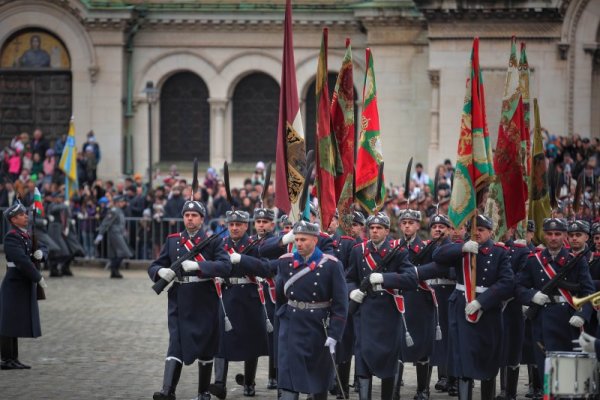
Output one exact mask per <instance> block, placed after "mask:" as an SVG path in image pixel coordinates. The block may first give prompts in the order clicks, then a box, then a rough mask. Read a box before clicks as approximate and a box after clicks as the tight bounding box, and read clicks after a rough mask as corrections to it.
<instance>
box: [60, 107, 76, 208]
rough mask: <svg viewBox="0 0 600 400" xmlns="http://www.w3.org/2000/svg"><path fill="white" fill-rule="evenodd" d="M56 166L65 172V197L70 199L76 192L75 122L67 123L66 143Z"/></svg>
mask: <svg viewBox="0 0 600 400" xmlns="http://www.w3.org/2000/svg"><path fill="white" fill-rule="evenodd" d="M58 167H59V168H60V169H61V171H63V172H64V173H65V199H67V201H68V200H70V199H71V197H72V196H73V195H74V194H75V193H77V148H76V147H75V123H74V122H73V117H71V122H70V123H69V134H68V136H67V143H65V148H64V150H63V153H62V157H61V158H60V163H59V164H58Z"/></svg>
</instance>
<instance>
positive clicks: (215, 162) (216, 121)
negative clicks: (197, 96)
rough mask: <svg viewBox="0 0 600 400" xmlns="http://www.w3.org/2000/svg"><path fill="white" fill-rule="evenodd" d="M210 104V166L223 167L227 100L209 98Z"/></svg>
mask: <svg viewBox="0 0 600 400" xmlns="http://www.w3.org/2000/svg"><path fill="white" fill-rule="evenodd" d="M208 103H209V104H210V165H211V166H213V167H215V168H216V167H217V166H220V165H223V163H224V162H225V160H226V159H227V157H226V156H227V155H226V154H225V150H226V149H225V142H226V138H225V111H226V110H227V105H228V103H229V100H228V99H219V98H209V99H208Z"/></svg>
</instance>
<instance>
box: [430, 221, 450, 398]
mask: <svg viewBox="0 0 600 400" xmlns="http://www.w3.org/2000/svg"><path fill="white" fill-rule="evenodd" d="M450 227H451V226H450V220H448V217H446V216H445V215H442V214H435V215H433V216H432V217H431V218H430V220H429V231H430V233H431V240H432V241H436V243H435V244H434V246H435V248H437V247H440V246H442V245H444V244H447V243H450ZM427 283H428V284H429V286H431V288H433V290H434V291H435V297H436V299H437V303H438V307H437V317H438V319H439V321H438V322H439V324H438V325H439V327H440V329H441V333H442V335H441V338H440V339H439V340H436V341H434V343H433V352H432V353H431V357H430V360H429V361H430V364H431V366H432V367H433V366H437V370H438V381H437V382H436V384H435V386H434V387H435V389H436V390H439V391H442V392H448V386H449V384H450V383H451V382H450V383H449V382H448V299H449V297H450V295H451V294H452V292H453V291H454V286H455V285H456V274H455V273H454V270H452V269H451V270H449V271H448V276H447V277H444V278H434V279H430V280H429V281H427ZM436 339H437V337H436Z"/></svg>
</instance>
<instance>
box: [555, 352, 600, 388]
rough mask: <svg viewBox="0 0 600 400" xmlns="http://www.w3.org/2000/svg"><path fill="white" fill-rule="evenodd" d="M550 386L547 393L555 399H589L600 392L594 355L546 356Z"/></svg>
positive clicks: (569, 353)
mask: <svg viewBox="0 0 600 400" xmlns="http://www.w3.org/2000/svg"><path fill="white" fill-rule="evenodd" d="M545 375H546V376H547V378H545V379H544V380H545V381H546V379H547V381H546V384H547V385H549V386H548V388H546V390H545V393H548V394H550V395H552V396H554V397H588V396H593V395H596V394H598V393H599V391H598V362H597V360H596V357H595V355H594V354H588V353H578V352H567V351H556V352H548V353H547V354H546V371H545Z"/></svg>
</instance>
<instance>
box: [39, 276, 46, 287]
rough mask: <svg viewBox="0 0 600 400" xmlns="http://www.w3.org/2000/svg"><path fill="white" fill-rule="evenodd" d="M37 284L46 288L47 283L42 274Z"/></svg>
mask: <svg viewBox="0 0 600 400" xmlns="http://www.w3.org/2000/svg"><path fill="white" fill-rule="evenodd" d="M38 285H40V286H41V287H42V288H43V289H46V288H47V287H48V284H47V283H46V280H45V279H44V277H43V276H42V279H40V281H39V282H38Z"/></svg>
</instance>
